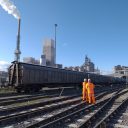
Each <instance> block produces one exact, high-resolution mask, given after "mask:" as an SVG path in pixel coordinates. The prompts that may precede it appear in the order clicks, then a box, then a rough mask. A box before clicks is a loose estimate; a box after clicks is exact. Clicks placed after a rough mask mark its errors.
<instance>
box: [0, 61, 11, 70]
mask: <svg viewBox="0 0 128 128" xmlns="http://www.w3.org/2000/svg"><path fill="white" fill-rule="evenodd" d="M9 65H10V63H8V62H6V61H3V60H0V70H1V71H7V69H8V66H9Z"/></svg>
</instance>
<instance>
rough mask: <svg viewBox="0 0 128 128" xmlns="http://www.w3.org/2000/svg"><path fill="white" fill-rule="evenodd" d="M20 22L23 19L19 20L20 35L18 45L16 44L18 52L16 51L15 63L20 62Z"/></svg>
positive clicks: (18, 34)
mask: <svg viewBox="0 0 128 128" xmlns="http://www.w3.org/2000/svg"><path fill="white" fill-rule="evenodd" d="M20 22H21V19H18V33H17V44H16V50H15V61H17V62H19V61H20V54H21V51H20Z"/></svg>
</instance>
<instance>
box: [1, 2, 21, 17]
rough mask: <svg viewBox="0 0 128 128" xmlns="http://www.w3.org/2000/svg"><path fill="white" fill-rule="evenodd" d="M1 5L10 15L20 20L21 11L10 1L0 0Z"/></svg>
mask: <svg viewBox="0 0 128 128" xmlns="http://www.w3.org/2000/svg"><path fill="white" fill-rule="evenodd" d="M0 5H1V6H2V8H3V9H4V10H5V11H7V12H8V13H9V14H12V15H13V16H14V17H15V18H16V19H20V14H19V11H18V10H17V8H16V6H15V5H14V4H13V3H12V2H11V1H9V0H0Z"/></svg>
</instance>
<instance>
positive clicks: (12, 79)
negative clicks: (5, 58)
mask: <svg viewBox="0 0 128 128" xmlns="http://www.w3.org/2000/svg"><path fill="white" fill-rule="evenodd" d="M88 77H89V78H91V80H92V81H93V83H94V84H100V85H102V84H112V83H117V82H121V79H118V80H116V78H115V77H110V76H104V75H97V74H93V73H86V72H78V71H71V70H66V69H59V68H53V67H46V66H40V65H34V64H27V63H22V62H16V61H14V62H12V65H11V66H10V67H9V85H11V86H14V87H15V88H16V89H17V92H21V91H25V92H30V91H39V90H40V89H41V88H42V87H62V86H81V82H82V81H83V79H84V78H88Z"/></svg>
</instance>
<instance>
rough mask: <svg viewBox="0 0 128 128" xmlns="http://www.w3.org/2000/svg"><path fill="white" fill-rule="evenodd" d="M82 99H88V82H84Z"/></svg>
mask: <svg viewBox="0 0 128 128" xmlns="http://www.w3.org/2000/svg"><path fill="white" fill-rule="evenodd" d="M82 99H83V100H86V101H88V92H87V89H86V83H84V82H83V92H82Z"/></svg>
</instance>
